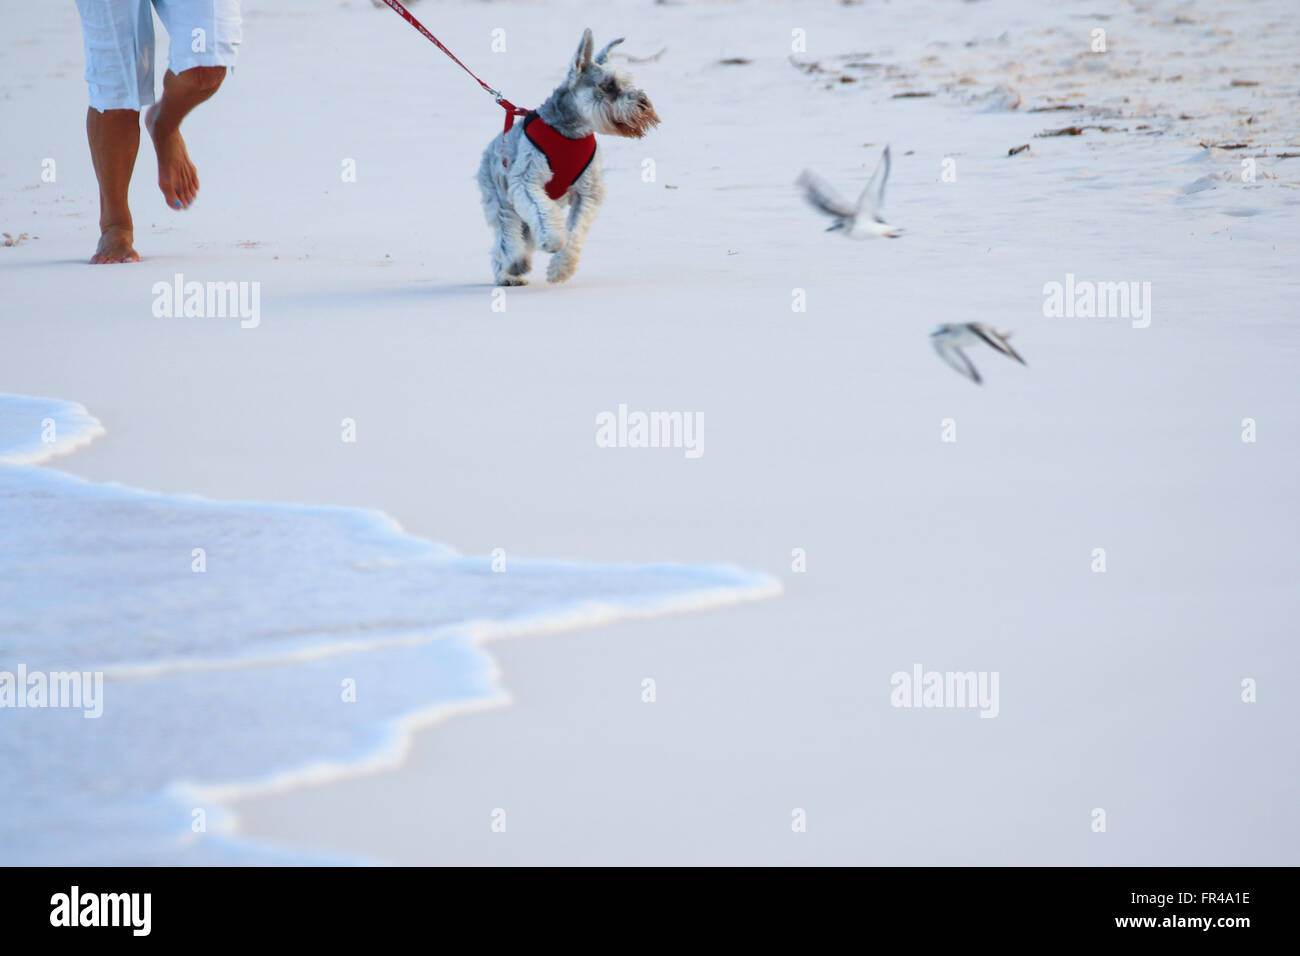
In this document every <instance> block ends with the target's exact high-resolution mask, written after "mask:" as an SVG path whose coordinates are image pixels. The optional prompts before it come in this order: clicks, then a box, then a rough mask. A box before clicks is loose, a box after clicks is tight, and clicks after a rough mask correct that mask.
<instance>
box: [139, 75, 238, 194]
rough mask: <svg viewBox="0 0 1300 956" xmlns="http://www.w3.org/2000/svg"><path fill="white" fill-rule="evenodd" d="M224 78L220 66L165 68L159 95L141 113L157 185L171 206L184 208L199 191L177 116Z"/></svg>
mask: <svg viewBox="0 0 1300 956" xmlns="http://www.w3.org/2000/svg"><path fill="white" fill-rule="evenodd" d="M225 78H226V68H225V67H224V66H196V67H194V68H193V69H189V70H186V71H185V72H183V73H173V72H172V71H171V70H168V71H167V75H166V76H165V77H163V95H162V99H160V100H159V101H158V102H157V103H155V104H154V105H153V106H151V107H149V111H148V112H147V113H145V115H144V125H145V128H146V129H148V130H149V135H150V136H151V137H152V138H153V147H154V150H155V151H156V152H157V153H158V188H159V189H161V190H162V194H163V198H164V199H166V200H167V205H169V206H171V207H172V208H173V209H185V208H187V207H188V206H189V204H190V203H192V202H194V197H195V195H196V194H197V193H198V191H199V172H198V170H197V169H195V168H194V163H193V162H191V160H190V154H189V153H188V152H186V150H185V140H184V139H182V138H181V120H183V119H185V117H186V116H188V115H189V112H190V110H192V109H194V107H196V106H198V105H199V104H200V103H202V102H203V101H204V100H206V99H208V98H209V97H210V96H212V94H213V93H215V92H217V88H218V87H219V86H221V81H222V80H224V79H225Z"/></svg>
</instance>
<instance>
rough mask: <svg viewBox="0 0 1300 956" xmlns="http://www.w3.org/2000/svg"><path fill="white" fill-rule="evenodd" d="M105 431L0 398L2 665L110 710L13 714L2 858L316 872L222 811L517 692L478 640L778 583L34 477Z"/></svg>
mask: <svg viewBox="0 0 1300 956" xmlns="http://www.w3.org/2000/svg"><path fill="white" fill-rule="evenodd" d="M51 422H52V423H53V429H52V430H51V425H50V423H51ZM103 432H104V430H103V428H102V426H101V425H100V424H99V422H98V421H96V420H95V419H94V418H93V417H91V416H90V415H89V414H88V413H87V412H86V410H85V409H84V408H82V407H81V406H79V405H75V404H72V403H68V402H60V401H54V400H48V399H33V398H26V397H19V396H9V395H2V394H0V671H11V672H12V671H14V670H15V669H16V668H17V667H18V665H20V664H21V665H23V666H25V667H26V669H27V670H28V671H29V672H31V671H43V672H47V673H48V672H56V671H78V672H102V673H103V675H104V685H103V702H102V704H103V713H102V716H100V717H99V718H98V719H93V720H88V719H85V717H84V715H83V713H82V712H81V711H80V710H77V709H70V708H69V709H54V708H25V709H18V708H0V863H8V864H24V863H28V864H46V863H49V864H53V863H58V864H107V863H121V864H144V863H247V862H254V863H255V862H285V861H300V862H306V861H309V860H308V859H307V858H304V857H301V856H294V855H292V854H287V853H280V852H278V851H276V850H274V849H272V848H267V847H259V846H255V845H252V844H250V843H247V842H244V841H241V840H240V839H238V837H237V833H236V831H237V825H236V821H235V820H234V818H233V816H232V814H231V813H230V811H229V810H228V809H227V804H228V803H229V801H231V800H233V799H235V798H238V797H240V796H244V795H249V794H255V793H261V792H268V791H275V790H283V789H287V788H291V787H295V786H301V785H304V784H309V783H318V782H322V781H326V780H330V779H334V778H337V777H340V776H346V775H349V774H354V773H362V772H368V771H374V770H379V769H384V768H387V767H392V766H395V765H397V764H399V763H400V762H401V760H402V759H403V757H404V756H405V753H406V748H407V745H408V742H409V735H410V733H411V731H413V730H414V729H416V728H417V727H420V726H426V725H428V724H430V723H433V722H435V721H436V720H438V719H441V718H442V717H445V716H448V715H451V714H454V713H458V712H460V711H465V710H473V709H477V708H482V707H486V706H494V705H499V704H501V703H503V702H505V701H507V700H508V697H507V695H506V694H505V692H504V691H503V690H502V689H501V688H500V687H499V686H498V685H497V683H496V670H495V666H494V664H493V661H492V659H491V657H490V656H489V655H488V654H487V653H486V652H485V651H484V650H483V649H482V648H481V647H480V646H479V644H480V643H481V642H482V641H483V640H486V639H489V638H493V637H502V636H511V635H515V634H527V633H536V632H542V631H547V630H558V629H564V628H572V627H579V626H585V625H590V624H596V623H603V622H607V621H611V620H616V619H619V618H623V617H629V616H640V615H649V614H661V613H666V612H671V611H679V610H692V609H698V608H703V607H712V606H718V605H722V604H727V603H731V602H735V601H740V600H747V599H752V598H760V597H768V596H771V595H774V594H777V593H779V592H780V584H779V583H778V582H777V581H776V580H775V579H773V578H771V577H768V576H766V575H762V574H756V573H752V572H748V571H744V570H741V569H738V568H733V567H730V566H714V565H701V566H695V565H679V564H648V565H594V564H578V563H570V562H559V561H539V560H525V559H520V558H515V557H513V556H510V557H508V559H507V562H506V565H505V570H504V571H494V570H493V562H492V560H491V559H490V558H487V557H464V556H461V555H459V554H457V553H456V552H455V551H453V550H452V549H450V548H447V547H444V546H441V545H437V544H433V543H431V542H428V541H424V540H421V539H419V538H415V537H413V536H410V535H407V534H405V533H404V532H403V531H402V530H401V528H400V527H398V525H397V524H396V523H395V522H394V521H393V520H392V519H391V518H389V517H387V516H386V515H384V514H382V513H379V512H375V511H366V510H361V509H350V508H325V507H307V506H300V505H279V504H265V503H253V502H217V501H210V500H205V499H201V498H195V497H188V496H179V495H166V494H157V493H152V492H148V491H141V490H136V489H131V488H126V487H122V486H118V485H112V484H101V483H94V482H88V481H84V480H81V479H79V478H76V477H74V476H71V475H68V474H66V473H63V472H59V471H55V470H52V469H47V468H36V467H31V464H32V463H36V462H42V461H46V460H48V459H49V458H51V457H53V456H54V455H56V454H59V453H63V452H67V451H70V450H72V449H75V448H76V447H78V446H79V445H83V444H85V443H86V442H88V441H91V440H92V439H93V438H95V437H96V436H97V435H101V434H103ZM198 568H201V569H202V570H196V569H198Z"/></svg>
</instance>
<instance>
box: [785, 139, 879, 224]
mask: <svg viewBox="0 0 1300 956" xmlns="http://www.w3.org/2000/svg"><path fill="white" fill-rule="evenodd" d="M888 179H889V147H888V146H886V147H885V152H884V154H883V155H882V156H881V157H880V163H879V164H878V165H877V166H876V171H875V172H874V173H872V174H871V178H870V179H869V180H867V187H866V188H865V189H864V190H862V195H861V196H859V197H858V206H857V208H856V209H854V208H853V207H852V206H850V205H849V204H848V203H847V202H845V201H844V199H843V197H841V196H840V194H839V193H837V192H836V191H835V188H834V187H833V186H831V185H830V184H829V183H827V182H826V180H824V179H822V178H821V177H820V176H818V175H817V174H816V173H814V172H811V171H810V170H804V171H803V174H802V175H800V177H799V182H798V185H799V186H801V187H802V188H803V193H804V198H805V199H807V200H808V204H809V205H810V206H812V207H813V208H814V209H816V210H817V211H819V212H823V213H825V214H826V215H828V216H830V217H831V218H832V219H834V220H835V221H834V222H832V223H831V225H830V227H829V228H828V229H827V230H826V231H827V232H835V231H837V230H838V231H841V232H843V234H844V236H845V238H848V239H874V238H876V237H877V236H885V237H887V238H889V239H896V238H898V237H899V236H900V235H902V233H903V230H901V229H899V228H897V227H896V226H891V225H890V224H889V223H887V222H885V220H884V219H883V218H882V217H881V215H880V210H881V209H882V208H883V207H884V205H885V182H886V181H887V180H888Z"/></svg>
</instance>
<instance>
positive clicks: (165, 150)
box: [144, 103, 199, 209]
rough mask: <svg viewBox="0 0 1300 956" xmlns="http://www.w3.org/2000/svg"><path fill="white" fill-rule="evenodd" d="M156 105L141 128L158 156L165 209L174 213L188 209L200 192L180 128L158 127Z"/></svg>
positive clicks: (160, 187)
mask: <svg viewBox="0 0 1300 956" xmlns="http://www.w3.org/2000/svg"><path fill="white" fill-rule="evenodd" d="M158 105H159V104H157V103H155V104H154V105H153V106H151V107H149V111H148V112H147V113H145V115H144V127H145V129H147V130H148V131H149V136H150V138H151V139H153V148H154V152H156V153H157V154H158V188H159V189H161V190H162V194H163V198H164V199H165V200H167V205H169V206H171V207H172V208H173V209H188V208H189V205H190V203H192V202H194V197H195V196H196V195H197V194H198V191H199V171H198V170H197V169H196V168H195V167H194V163H193V162H192V161H191V160H190V154H189V153H188V152H187V151H186V149H185V140H184V139H182V138H181V131H180V129H179V128H175V127H173V128H168V129H164V128H162V127H160V126H159V125H158V122H157V120H158Z"/></svg>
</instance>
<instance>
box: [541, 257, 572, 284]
mask: <svg viewBox="0 0 1300 956" xmlns="http://www.w3.org/2000/svg"><path fill="white" fill-rule="evenodd" d="M577 271H578V260H577V259H574V258H571V257H570V256H565V255H559V256H556V257H555V258H554V259H552V260H551V261H550V263H548V264H547V266H546V281H547V282H563V281H564V280H565V279H568V278H570V277H572V275H573V274H574V273H575V272H577Z"/></svg>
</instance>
